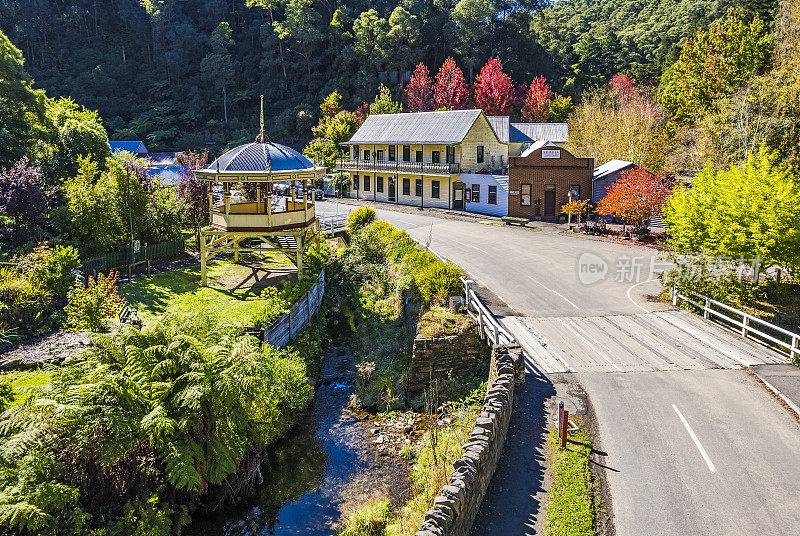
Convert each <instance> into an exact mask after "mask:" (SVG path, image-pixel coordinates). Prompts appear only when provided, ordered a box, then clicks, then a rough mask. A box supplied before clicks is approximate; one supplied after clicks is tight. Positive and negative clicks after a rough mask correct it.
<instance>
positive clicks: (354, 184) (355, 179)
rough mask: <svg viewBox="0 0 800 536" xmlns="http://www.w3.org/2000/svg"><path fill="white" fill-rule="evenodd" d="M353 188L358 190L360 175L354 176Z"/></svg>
mask: <svg viewBox="0 0 800 536" xmlns="http://www.w3.org/2000/svg"><path fill="white" fill-rule="evenodd" d="M353 188H355V189H356V190H358V175H353Z"/></svg>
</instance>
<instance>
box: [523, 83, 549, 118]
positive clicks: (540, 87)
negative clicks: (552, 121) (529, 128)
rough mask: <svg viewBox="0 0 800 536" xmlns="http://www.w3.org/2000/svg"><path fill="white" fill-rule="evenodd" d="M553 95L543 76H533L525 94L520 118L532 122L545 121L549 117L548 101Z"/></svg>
mask: <svg viewBox="0 0 800 536" xmlns="http://www.w3.org/2000/svg"><path fill="white" fill-rule="evenodd" d="M553 96H554V94H553V90H552V88H551V87H550V84H548V83H547V79H546V78H545V77H544V76H537V77H536V78H534V79H533V82H531V85H530V87H529V88H528V93H527V95H525V103H524V104H523V106H522V118H523V119H525V121H530V122H533V123H544V122H545V121H547V120H548V119H549V118H550V103H551V102H553Z"/></svg>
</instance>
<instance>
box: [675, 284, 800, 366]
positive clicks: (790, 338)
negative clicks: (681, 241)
mask: <svg viewBox="0 0 800 536" xmlns="http://www.w3.org/2000/svg"><path fill="white" fill-rule="evenodd" d="M682 292H685V294H682ZM681 301H684V302H687V303H691V304H692V305H694V306H695V307H697V308H699V309H700V311H702V314H703V318H710V317H711V316H714V317H716V318H717V319H719V320H721V321H722V323H723V324H724V325H728V326H730V327H732V328H735V329H737V330H738V331H739V332H740V333H741V335H742V337H744V338H748V337H749V338H751V339H756V340H758V341H760V342H761V343H766V344H768V345H777V346H779V347H781V348H783V349H785V350H788V352H789V358H790V359H794V358H795V356H796V357H798V358H800V334H797V333H793V332H791V331H789V330H788V329H783V328H782V327H780V326H776V325H775V324H771V323H769V322H767V321H766V320H762V319H760V318H758V317H756V316H753V315H751V314H748V313H745V312H744V311H740V310H739V309H735V308H733V307H731V306H730V305H726V304H724V303H722V302H720V301H717V300H714V299H712V298H709V297H708V296H703V295H702V294H699V293H697V292H693V291H690V290H686V291H681V290H678V288H677V287H673V288H672V304H673V305H676V306H677V305H679V304H680V302H681ZM739 319H741V320H739ZM767 332H769V333H767Z"/></svg>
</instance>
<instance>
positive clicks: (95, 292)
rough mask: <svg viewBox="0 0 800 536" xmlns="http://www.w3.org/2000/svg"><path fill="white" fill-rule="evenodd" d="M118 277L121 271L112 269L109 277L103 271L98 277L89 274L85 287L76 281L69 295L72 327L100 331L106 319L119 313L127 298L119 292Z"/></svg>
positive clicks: (69, 318)
mask: <svg viewBox="0 0 800 536" xmlns="http://www.w3.org/2000/svg"><path fill="white" fill-rule="evenodd" d="M118 277H119V272H115V271H114V270H111V271H110V272H109V273H108V277H106V276H105V274H102V273H101V274H100V275H99V276H97V279H94V278H93V277H92V276H89V279H88V281H87V282H86V286H85V287H84V286H83V283H81V282H80V281H76V283H75V286H74V287H72V289H71V290H70V291H69V294H68V295H67V298H68V300H69V304H68V305H67V308H66V312H67V322H68V323H69V326H70V328H71V329H73V330H75V331H78V330H86V331H99V330H100V325H101V323H102V322H103V320H104V319H106V318H111V317H113V316H115V315H116V314H117V313H119V311H120V309H122V306H123V305H124V304H125V298H123V297H122V296H120V295H119V294H117V278H118Z"/></svg>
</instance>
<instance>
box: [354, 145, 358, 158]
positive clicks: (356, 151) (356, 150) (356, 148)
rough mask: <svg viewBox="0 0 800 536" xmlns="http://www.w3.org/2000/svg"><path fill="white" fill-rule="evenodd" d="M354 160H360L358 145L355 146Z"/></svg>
mask: <svg viewBox="0 0 800 536" xmlns="http://www.w3.org/2000/svg"><path fill="white" fill-rule="evenodd" d="M353 160H358V145H353Z"/></svg>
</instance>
